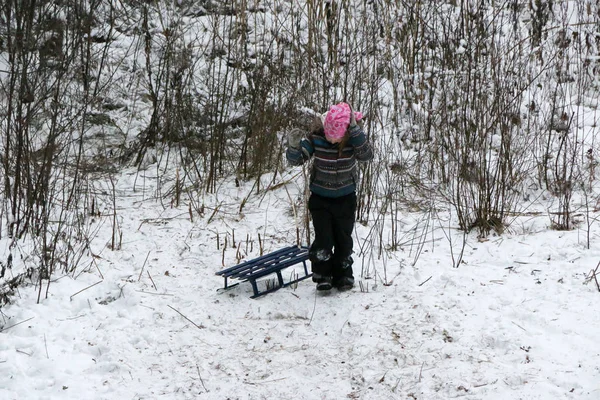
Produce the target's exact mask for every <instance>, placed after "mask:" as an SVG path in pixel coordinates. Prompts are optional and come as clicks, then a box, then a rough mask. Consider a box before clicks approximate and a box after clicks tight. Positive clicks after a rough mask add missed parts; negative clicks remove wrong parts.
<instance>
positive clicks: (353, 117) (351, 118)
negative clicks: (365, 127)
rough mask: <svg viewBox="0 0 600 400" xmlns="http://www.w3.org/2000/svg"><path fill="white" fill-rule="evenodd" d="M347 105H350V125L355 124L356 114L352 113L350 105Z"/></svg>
mask: <svg viewBox="0 0 600 400" xmlns="http://www.w3.org/2000/svg"><path fill="white" fill-rule="evenodd" d="M348 106H349V107H350V126H355V125H356V115H355V114H354V109H353V108H352V106H351V105H350V104H348Z"/></svg>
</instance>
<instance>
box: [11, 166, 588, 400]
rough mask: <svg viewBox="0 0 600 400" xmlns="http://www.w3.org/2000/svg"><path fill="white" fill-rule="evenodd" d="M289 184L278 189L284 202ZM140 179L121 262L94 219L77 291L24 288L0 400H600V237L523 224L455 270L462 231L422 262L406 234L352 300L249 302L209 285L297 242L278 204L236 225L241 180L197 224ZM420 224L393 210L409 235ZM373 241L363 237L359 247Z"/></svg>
mask: <svg viewBox="0 0 600 400" xmlns="http://www.w3.org/2000/svg"><path fill="white" fill-rule="evenodd" d="M294 172H295V171H294V170H290V171H288V173H289V174H290V175H288V176H284V177H282V178H281V179H282V181H286V180H289V179H290V178H291V183H289V184H288V185H287V186H288V188H287V189H288V191H289V192H290V194H291V198H294V197H295V196H297V193H298V191H299V190H300V188H301V186H302V181H301V180H302V176H301V175H299V174H296V175H292V174H293V173H294ZM143 173H144V172H143ZM145 174H147V175H148V176H147V177H146V178H145V179H144V182H145V183H144V190H141V189H140V184H139V182H140V180H141V178H140V177H139V176H136V174H135V172H134V171H126V172H124V173H122V174H121V175H120V179H119V181H118V182H117V193H118V198H117V207H118V215H119V226H120V229H121V230H122V232H124V236H123V239H122V243H121V248H120V249H118V250H115V251H113V250H110V247H109V245H110V238H111V235H112V226H111V224H110V223H101V222H100V221H98V229H99V231H98V235H97V237H96V239H95V240H94V242H93V243H92V246H91V249H92V253H93V254H94V255H95V256H92V255H91V254H88V255H87V257H88V261H89V266H88V267H87V268H86V269H85V270H84V272H83V271H79V272H78V273H77V279H74V277H73V276H62V277H60V278H59V279H56V280H55V281H53V282H52V283H51V284H50V286H49V292H48V297H47V298H45V296H44V295H43V294H44V293H45V287H44V288H43V291H42V301H41V302H40V303H39V304H37V302H36V299H37V293H38V288H35V287H32V286H30V287H22V288H21V289H20V290H19V292H18V296H16V298H15V301H14V303H13V304H12V305H9V306H6V307H4V308H3V309H2V326H3V328H2V332H1V333H0V335H1V338H2V340H0V398H2V399H156V398H164V399H197V398H206V399H261V398H277V399H340V398H351V399H449V398H456V397H465V398H470V399H492V400H493V399H528V400H531V399H578V400H579V399H590V400H591V399H598V398H600V383H599V382H600V380H599V379H598V378H599V376H600V371H599V365H598V363H597V359H598V356H600V345H599V343H598V337H597V333H598V332H599V331H600V322H599V320H598V319H597V318H596V315H597V310H598V299H599V298H600V297H599V296H600V293H599V291H598V288H597V287H596V284H595V283H594V282H593V281H592V282H589V283H588V284H585V283H586V281H587V277H588V276H589V273H590V271H591V270H593V269H594V268H595V267H596V265H597V263H598V260H599V259H600V254H599V253H600V252H599V251H598V248H599V243H598V242H599V236H598V226H597V224H595V225H594V224H592V233H591V236H590V238H591V239H590V240H591V246H590V247H591V248H590V249H589V250H587V249H586V240H587V232H586V231H584V230H582V229H581V228H580V229H577V230H573V231H568V232H561V231H553V230H550V229H548V225H549V220H548V216H546V215H539V214H534V213H532V214H531V215H529V216H527V217H523V222H522V223H514V224H513V225H512V226H516V227H520V228H518V229H517V228H515V229H512V230H511V231H510V232H506V233H505V234H503V235H502V236H499V237H498V236H491V237H490V238H489V239H488V240H478V239H477V238H476V237H475V236H469V237H468V238H467V244H466V246H465V250H464V254H463V262H462V263H461V264H460V265H459V266H458V268H454V267H453V260H456V259H457V257H458V254H459V253H460V250H461V247H462V233H460V232H458V231H455V230H453V229H451V227H450V229H449V228H448V224H445V223H443V222H441V221H440V222H439V223H438V221H435V222H434V224H435V225H436V229H434V230H433V231H432V232H429V234H428V239H427V241H426V242H424V243H423V247H422V251H421V252H420V253H418V252H417V249H418V246H419V242H418V239H416V240H414V241H412V242H410V241H409V242H407V243H405V246H404V247H403V248H402V249H399V250H398V251H395V252H390V253H385V254H386V256H385V258H381V259H377V257H376V255H372V254H365V255H360V254H356V255H355V274H356V276H357V278H358V279H357V280H358V281H359V282H360V284H357V285H356V287H355V288H354V289H353V290H351V291H349V292H337V291H335V290H334V291H332V292H331V293H327V294H322V293H320V292H316V290H315V288H314V284H313V283H312V282H311V281H310V280H304V281H301V282H300V283H299V284H298V285H297V287H287V288H284V289H280V290H278V291H276V292H274V293H270V294H268V295H266V296H263V297H260V298H258V299H250V296H251V294H252V290H251V287H250V284H248V283H247V282H246V283H241V284H240V285H238V286H236V287H234V288H231V289H229V290H227V291H223V290H217V289H219V288H221V287H222V285H223V281H222V278H221V277H219V276H216V275H215V272H217V271H219V270H221V269H223V267H224V266H230V265H235V264H236V263H237V258H236V257H237V256H239V255H240V254H242V255H244V256H245V257H252V256H256V255H258V254H259V244H258V234H259V233H260V235H261V242H262V244H263V247H264V251H265V252H270V251H274V250H276V249H278V248H281V247H283V246H284V245H287V244H291V243H294V236H295V233H294V232H295V228H294V218H293V216H292V214H291V212H290V204H289V201H290V200H289V199H290V197H288V195H287V193H286V191H285V190H284V189H282V188H279V189H277V190H272V191H267V192H265V193H263V194H261V196H248V201H247V203H246V205H245V207H244V209H243V210H242V211H241V212H240V206H239V204H240V201H241V199H244V198H246V197H247V195H248V193H249V192H251V191H252V183H247V184H243V185H242V186H241V187H235V185H234V184H233V182H231V183H229V184H227V185H224V186H222V187H221V188H220V189H219V191H218V194H216V195H214V196H213V197H212V198H210V197H209V196H207V197H206V198H204V199H203V201H204V202H205V206H206V209H205V213H204V214H203V215H202V216H201V215H198V214H197V213H196V214H195V215H194V219H193V220H191V219H190V214H189V211H188V207H187V205H186V204H181V205H180V206H179V207H170V206H169V205H168V204H167V206H166V207H165V208H163V207H162V206H161V204H160V202H159V201H156V199H155V198H154V196H153V194H154V193H156V186H155V185H156V180H155V179H153V176H152V172H151V171H146V172H145ZM136 178H137V179H138V181H137V182H138V184H137V186H135V185H134V181H135V179H136ZM265 179H266V178H265ZM269 179H270V177H269ZM265 185H266V183H265ZM134 186H135V188H136V190H135V191H134V190H133V188H134ZM217 207H218V211H217V212H213V211H214V209H215V208H217ZM418 218H421V216H418V215H417V214H411V213H409V212H404V213H403V225H402V230H403V234H405V235H406V236H407V237H411V233H410V232H411V231H415V229H416V227H417V225H416V222H417V220H418ZM369 229H370V227H369V226H363V225H362V224H357V226H356V230H355V231H356V232H355V233H356V235H355V236H356V237H355V239H356V243H355V250H356V251H357V252H358V251H359V249H360V248H366V247H368V246H364V244H365V243H366V241H368V240H369V239H368V237H369ZM217 233H218V235H219V241H220V244H219V248H217ZM446 235H448V236H449V237H450V238H452V242H450V241H449V240H448V239H446ZM233 236H235V242H236V246H232V245H231V243H232V240H233ZM225 237H227V238H228V247H227V248H226V249H225V251H223V244H224V241H225ZM415 237H416V236H415ZM246 251H247V252H248V254H245V253H246ZM415 260H416V262H414V261H415ZM223 261H224V263H223ZM361 270H362V271H363V272H364V275H363V276H362V277H361ZM287 272H288V271H286V273H287Z"/></svg>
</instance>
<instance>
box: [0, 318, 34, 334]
mask: <svg viewBox="0 0 600 400" xmlns="http://www.w3.org/2000/svg"><path fill="white" fill-rule="evenodd" d="M33 318H34V317H31V318H27V319H26V320H25V321H21V322H17V323H16V324H14V325H10V326H7V327H6V328H1V329H0V332H4V331H6V330H8V329H10V328H12V327H14V326H17V325H21V324H24V323H25V322H27V321H30V320H32V319H33Z"/></svg>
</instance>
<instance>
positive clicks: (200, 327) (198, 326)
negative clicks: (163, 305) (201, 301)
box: [167, 304, 204, 329]
mask: <svg viewBox="0 0 600 400" xmlns="http://www.w3.org/2000/svg"><path fill="white" fill-rule="evenodd" d="M167 306H169V308H170V309H171V310H173V311H175V312H176V313H177V314H179V315H181V316H182V317H183V318H185V319H187V320H188V321H189V322H191V323H192V324H194V326H195V327H196V328H198V329H204V326H202V325H198V324H197V323H195V322H194V321H192V320H191V319H189V318H188V317H186V316H185V315H183V314H182V313H181V312H180V311H179V310H177V309H175V308H173V307H171V306H170V305H168V304H167Z"/></svg>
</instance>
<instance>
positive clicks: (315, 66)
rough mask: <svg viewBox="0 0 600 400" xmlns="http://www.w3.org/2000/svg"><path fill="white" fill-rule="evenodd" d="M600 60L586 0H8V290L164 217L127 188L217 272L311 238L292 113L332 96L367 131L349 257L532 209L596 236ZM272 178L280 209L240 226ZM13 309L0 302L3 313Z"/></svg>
mask: <svg viewBox="0 0 600 400" xmlns="http://www.w3.org/2000/svg"><path fill="white" fill-rule="evenodd" d="M599 62H600V6H599V5H598V3H597V2H596V1H595V0H577V1H558V0H554V1H549V0H548V1H546V0H527V1H524V0H506V1H494V0H454V1H427V0H419V1H401V0H397V1H393V0H371V1H368V0H351V1H333V0H331V1H316V0H307V1H260V0H255V1H252V0H231V1H229V0H224V1H217V0H212V1H210V0H207V1H186V0H180V1H162V0H155V1H127V0H108V1H99V0H55V1H34V0H25V1H12V0H4V1H2V2H1V5H0V115H1V118H0V144H1V154H0V161H1V166H0V171H1V173H0V177H1V178H2V182H1V185H0V201H1V208H0V243H1V245H2V247H1V249H2V250H1V253H0V285H1V286H0V303H1V304H2V305H4V306H5V307H4V311H5V310H6V305H7V304H9V303H11V302H12V301H13V300H14V299H15V298H21V297H22V296H23V293H24V292H32V291H34V292H35V299H34V300H35V302H43V301H44V299H46V298H47V297H48V295H49V293H52V290H53V285H56V284H57V281H60V280H61V279H63V278H64V277H68V278H69V279H73V280H77V278H78V277H80V276H81V275H82V274H84V273H86V274H88V273H89V274H98V275H99V276H102V275H103V273H102V272H101V271H103V268H109V267H102V261H103V260H104V257H106V253H109V252H119V251H121V250H122V249H123V248H124V246H125V244H124V243H127V242H128V241H129V240H130V239H131V238H132V237H134V236H135V235H136V234H137V233H136V232H137V231H139V227H141V224H144V223H146V224H156V225H157V226H159V225H160V224H162V223H166V222H165V221H161V220H160V218H158V217H157V218H155V217H154V216H148V218H147V219H144V220H143V221H142V222H141V224H140V226H139V227H137V228H138V229H137V230H136V229H135V228H136V227H133V229H131V230H128V228H127V227H128V225H127V224H126V223H125V222H124V221H125V220H126V218H127V216H128V213H129V212H130V210H129V209H127V208H123V207H122V205H120V202H121V200H122V198H123V197H124V196H125V197H127V196H126V193H134V194H135V193H137V194H140V193H141V196H142V198H141V199H138V200H139V201H140V202H143V203H144V204H149V203H152V204H154V205H155V206H158V207H159V208H161V209H163V210H177V212H176V215H177V218H182V219H186V220H187V221H188V222H189V223H192V224H195V225H194V226H195V227H197V229H198V231H199V232H210V236H209V237H208V236H207V238H206V239H197V240H205V241H204V242H203V245H205V246H206V247H207V248H208V247H209V248H211V249H212V250H211V251H212V252H213V253H214V254H216V256H215V257H216V259H217V260H218V261H219V264H218V265H216V266H214V265H213V266H211V268H212V269H211V270H209V271H208V272H206V273H207V274H209V275H211V274H213V273H214V272H215V271H216V270H218V269H219V267H221V266H225V265H231V264H234V263H237V262H239V261H240V260H242V259H244V258H246V257H249V256H253V255H256V254H259V253H262V252H263V251H265V252H266V251H271V250H274V249H276V248H278V247H281V246H283V245H284V244H289V243H302V244H307V243H309V242H310V221H309V219H308V215H306V213H305V211H304V210H305V207H304V202H305V200H306V195H307V193H306V185H304V186H303V182H305V178H306V174H307V173H308V172H307V171H308V170H307V169H302V168H300V169H295V170H291V172H290V168H289V167H288V166H287V165H286V162H285V157H284V151H285V132H286V130H287V129H289V128H290V127H294V126H300V127H304V128H305V129H308V127H309V126H310V122H311V120H312V117H313V116H314V115H316V114H317V113H322V112H324V111H326V110H327V108H328V106H329V105H330V104H332V103H334V102H339V101H347V102H349V103H351V104H352V105H353V106H354V108H355V109H356V110H360V111H362V112H363V113H364V114H365V120H364V127H365V131H366V132H367V133H368V135H369V140H370V141H371V142H372V143H373V145H374V148H375V150H376V156H375V161H374V162H372V163H370V164H368V165H365V166H363V167H362V169H361V174H362V184H361V186H360V191H359V193H358V195H359V206H358V215H357V219H358V222H359V224H358V225H359V226H360V229H362V230H363V232H364V233H365V234H364V235H363V236H362V239H363V240H360V241H358V242H357V243H356V247H355V251H356V253H357V255H358V257H361V258H362V260H363V261H362V262H361V263H359V264H358V267H357V268H355V273H356V274H357V275H360V276H361V277H364V278H368V277H373V278H375V280H376V281H377V280H380V281H381V282H382V283H383V284H384V285H385V284H388V283H391V282H392V281H393V276H392V275H391V274H390V272H389V271H388V270H387V266H388V263H391V262H392V261H391V260H397V259H398V254H399V253H401V252H405V253H401V254H403V255H402V257H403V260H404V261H403V262H405V263H406V264H407V265H408V264H412V265H415V264H418V262H419V259H420V257H421V256H422V254H423V251H426V249H427V248H428V246H430V244H431V240H433V238H434V237H435V236H436V235H437V234H441V235H442V241H443V242H444V243H445V246H446V248H448V249H449V252H448V255H449V258H448V259H447V260H445V264H446V265H445V267H444V268H448V269H451V268H452V267H460V266H461V264H462V262H463V256H464V254H465V251H467V250H468V249H469V248H470V246H472V245H473V244H477V243H485V242H487V241H489V240H490V238H502V237H503V235H507V234H508V235H510V234H518V235H521V234H532V235H534V234H535V232H528V229H529V228H528V224H527V221H530V220H531V219H533V218H537V220H538V221H539V220H542V225H545V226H546V228H547V229H546V230H548V231H554V232H561V231H565V232H573V231H577V232H578V243H580V244H581V245H582V249H590V248H591V247H593V246H594V240H595V239H596V235H595V234H594V231H593V228H594V225H595V223H596V219H597V218H598V210H599V207H600V197H599V196H600V192H599V181H598V179H597V178H598V176H597V171H596V167H597V165H598V160H599V145H600V144H599V143H598V142H597V141H596V136H597V133H598V126H597V124H598V112H597V110H598V106H599V96H598V94H599V90H600V80H599V77H600V64H599ZM124 176H125V177H127V179H125V182H126V184H125V185H124V184H123V182H124V180H123V177H124ZM150 180H152V184H150V183H149V181H150ZM295 184H296V185H300V186H299V187H295V186H294V185H295ZM150 186H151V187H152V190H150V191H149V190H146V188H147V187H150ZM224 188H233V190H242V191H243V195H242V196H241V197H236V198H229V197H228V196H221V197H219V194H221V195H223V193H225V191H224ZM236 188H237V189H236ZM240 188H241V189H240ZM273 193H276V194H278V195H280V196H281V198H283V199H284V200H285V201H286V202H287V204H286V205H285V214H284V215H285V217H286V218H287V219H286V220H285V223H283V224H276V225H274V224H271V225H269V223H268V222H267V221H265V218H262V222H261V223H263V224H266V226H261V227H260V228H259V227H255V228H256V229H255V230H252V229H250V230H249V231H248V232H244V233H240V231H239V230H238V231H237V232H236V227H235V226H236V225H235V222H239V221H240V220H244V218H246V216H247V215H252V214H253V213H254V214H256V213H257V212H260V210H261V207H264V206H265V203H263V202H262V201H263V199H265V198H268V196H271V195H272V194H273ZM407 215H411V217H410V218H408V217H407ZM169 218H170V217H169ZM166 220H168V219H166ZM259 220H260V217H259ZM408 221H410V222H408ZM217 225H218V226H217ZM434 232H436V234H434ZM207 235H208V234H207ZM236 235H237V237H236ZM98 243H100V245H97V244H98ZM596 246H598V241H597V240H596ZM409 250H410V251H409ZM582 251H583V250H582ZM148 254H150V253H148ZM144 257H146V260H144ZM365 260H366V261H365ZM147 261H148V257H147V256H146V255H145V254H143V255H141V260H139V259H138V260H137V261H136V262H137V263H138V265H137V268H138V270H139V269H140V268H141V269H142V272H143V269H144V266H145V265H146V262H147ZM584 269H586V270H587V272H589V274H587V275H586V276H585V277H580V280H579V283H590V285H589V286H588V287H587V288H588V289H594V291H596V287H597V289H598V290H600V286H599V285H598V283H597V280H596V273H597V272H598V267H596V265H591V266H590V265H586V266H585V268H584ZM590 269H591V271H590ZM142 272H140V277H142ZM102 278H104V277H103V276H102ZM135 278H136V279H137V278H138V277H137V276H136V277H135ZM425 278H426V277H425ZM137 280H138V281H139V279H137ZM423 280H424V279H423ZM153 283H154V282H153ZM84 286H86V287H87V285H84ZM363 289H364V288H363V287H362V284H361V290H363ZM68 294H69V295H72V293H68ZM596 294H597V293H596ZM0 311H3V310H2V309H0ZM15 322H19V321H16V320H15V318H12V317H11V314H10V312H9V313H7V314H5V313H4V312H2V318H0V332H1V331H2V330H3V329H8V328H9V327H10V326H12V325H13V324H14V323H15ZM265 340H266V339H265ZM421 368H422V367H421ZM382 379H383V378H382ZM419 381H420V374H419ZM202 386H204V383H202ZM396 386H398V384H396ZM204 389H206V388H204ZM201 391H202V390H201ZM353 393H354V392H353ZM345 395H346V394H344V396H345ZM344 396H342V397H344ZM415 396H416V395H415ZM257 398H258V397H257ZM331 398H335V397H331ZM365 398H369V397H365ZM373 398H375V397H373ZM381 398H386V397H381ZM403 398H405V397H403ZM415 398H416V397H415ZM425 398H427V397H425ZM429 398H435V397H429ZM440 398H444V397H440ZM484 398H485V397H484ZM488 398H489V397H488ZM529 398H531V397H529ZM540 398H544V397H540ZM547 398H550V397H547Z"/></svg>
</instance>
